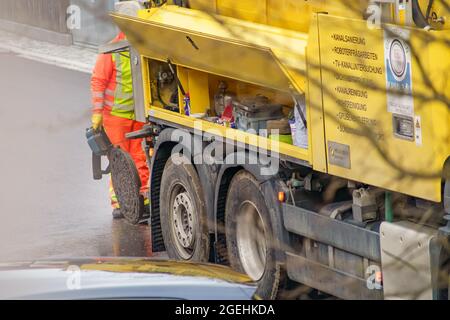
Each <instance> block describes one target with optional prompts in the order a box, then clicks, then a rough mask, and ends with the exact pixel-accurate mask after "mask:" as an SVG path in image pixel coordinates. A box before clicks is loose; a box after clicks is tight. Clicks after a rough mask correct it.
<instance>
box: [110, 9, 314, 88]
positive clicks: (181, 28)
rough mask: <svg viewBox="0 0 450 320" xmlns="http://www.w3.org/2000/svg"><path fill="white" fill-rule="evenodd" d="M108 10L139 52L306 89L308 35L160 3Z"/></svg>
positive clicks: (261, 82)
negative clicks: (138, 14)
mask: <svg viewBox="0 0 450 320" xmlns="http://www.w3.org/2000/svg"><path fill="white" fill-rule="evenodd" d="M144 15H145V19H144V18H135V17H130V16H124V15H118V14H112V18H113V19H114V21H115V22H116V24H117V25H118V26H119V28H120V29H121V30H122V31H123V32H124V33H125V34H126V36H127V39H128V41H129V42H130V43H131V44H132V46H133V47H134V48H136V49H137V50H138V51H139V53H140V54H141V55H144V56H147V57H149V58H152V59H156V60H160V61H166V60H167V59H170V60H171V61H172V62H173V63H175V64H178V65H180V66H184V67H188V68H191V69H195V70H199V71H203V72H207V73H211V74H216V75H220V76H224V77H228V78H232V79H236V80H240V81H244V82H248V83H252V84H256V85H260V86H263V87H269V88H272V89H276V90H281V91H284V92H297V93H298V92H300V93H302V92H304V91H305V73H306V62H305V51H306V44H307V35H305V34H303V33H299V32H295V31H289V30H284V29H280V28H275V27H270V26H266V25H260V24H255V23H251V22H246V21H241V20H237V19H233V18H227V17H222V16H215V15H212V14H208V13H205V12H201V11H197V10H190V9H185V8H180V7H176V6H164V7H160V8H154V9H150V10H147V11H146V12H145V14H144Z"/></svg>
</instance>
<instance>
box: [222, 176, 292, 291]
mask: <svg viewBox="0 0 450 320" xmlns="http://www.w3.org/2000/svg"><path fill="white" fill-rule="evenodd" d="M274 232H275V231H274V230H273V228H272V223H271V219H270V211H269V210H268V208H267V205H266V202H265V200H264V197H263V195H262V193H261V191H260V189H259V186H258V182H257V181H256V179H255V178H254V177H253V176H252V175H251V174H250V173H248V172H247V171H245V170H241V171H239V172H238V173H237V174H236V175H235V176H234V177H233V179H232V181H231V183H230V187H229V190H228V196H227V201H226V207H225V233H226V239H227V250H228V258H229V261H230V265H231V267H232V268H233V269H234V270H236V271H238V272H241V273H246V274H247V275H248V276H249V277H250V278H252V279H253V280H254V281H257V283H258V289H257V291H256V295H257V296H259V297H260V298H262V299H276V298H277V297H278V296H279V293H280V292H279V291H280V289H281V288H282V287H284V283H285V282H286V279H287V278H286V274H285V271H284V269H283V268H282V267H281V265H280V264H279V263H277V261H276V255H275V253H276V248H275V247H274V244H275V243H276V242H275V241H274V236H275V237H276V236H277V235H276V234H274Z"/></svg>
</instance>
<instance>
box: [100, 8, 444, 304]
mask: <svg viewBox="0 0 450 320" xmlns="http://www.w3.org/2000/svg"><path fill="white" fill-rule="evenodd" d="M130 5H133V6H135V7H136V12H137V13H136V15H120V14H114V13H113V14H112V18H113V20H114V21H115V23H116V24H117V25H118V26H119V28H120V29H121V30H122V31H123V32H124V33H125V34H126V37H127V42H126V43H119V44H115V45H109V47H108V48H107V49H105V51H104V52H114V51H115V52H119V51H123V50H129V51H130V54H131V64H132V70H133V89H134V99H135V113H136V119H137V120H138V121H142V122H145V123H146V125H145V127H144V129H143V130H141V131H138V132H133V133H131V134H129V135H128V138H129V139H137V138H139V139H141V138H144V144H143V147H144V148H145V150H146V154H147V157H148V164H149V168H150V172H151V179H150V194H149V198H150V200H151V201H150V218H149V224H150V226H151V237H152V245H153V250H154V251H167V253H168V255H169V257H170V258H172V259H178V260H186V261H210V262H215V263H220V264H229V265H231V266H232V267H233V268H234V269H235V270H237V271H240V272H243V273H246V274H248V275H249V276H250V277H251V278H252V279H253V280H254V281H256V282H257V283H258V291H257V295H258V296H259V297H260V298H263V299H275V298H279V297H285V298H295V297H294V293H295V290H294V289H293V288H295V287H296V284H303V285H305V286H308V287H311V288H314V289H316V290H319V291H320V292H324V293H327V294H330V295H333V296H336V297H339V298H343V299H448V292H449V277H448V274H449V252H450V251H449V245H448V239H449V233H450V221H449V219H450V157H449V156H450V105H449V98H450V81H449V77H450V30H449V26H450V21H448V19H449V18H450V11H449V6H448V4H446V1H439V0H438V1H422V0H420V1H417V0H383V1H381V0H379V1H369V0H367V1H356V0H355V1H347V0H345V1H344V0H309V1H296V0H240V1H233V0H189V1H144V2H142V1H141V2H139V3H138V2H134V4H130ZM110 160H111V161H112V168H113V169H114V166H115V167H116V168H121V166H122V168H123V166H128V167H130V161H129V159H127V158H126V156H125V155H123V154H122V155H121V154H120V153H119V154H116V155H115V156H114V157H111V158H110ZM131 167H132V164H131ZM128 169H129V170H124V171H123V172H131V173H133V168H128ZM131 173H130V174H121V175H120V174H119V178H117V177H116V181H115V182H114V172H113V182H114V183H115V185H116V184H117V185H119V184H121V185H122V186H126V187H125V188H122V190H125V191H124V193H126V194H123V195H122V196H121V195H118V197H119V201H120V202H121V207H123V208H124V210H130V211H131V212H132V213H133V212H134V214H136V215H139V214H140V213H139V212H141V211H139V210H137V209H136V208H139V207H140V206H139V205H138V204H137V203H138V202H139V194H138V187H137V184H138V183H139V182H138V179H137V178H136V175H135V174H131ZM119 180H120V181H119ZM134 190H135V191H136V192H134ZM133 210H134V211H133ZM137 220H139V219H135V221H137Z"/></svg>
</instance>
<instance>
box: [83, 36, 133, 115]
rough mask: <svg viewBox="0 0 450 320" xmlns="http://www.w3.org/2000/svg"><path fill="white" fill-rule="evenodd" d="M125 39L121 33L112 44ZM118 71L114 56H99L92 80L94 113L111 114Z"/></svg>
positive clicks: (108, 54)
mask: <svg viewBox="0 0 450 320" xmlns="http://www.w3.org/2000/svg"><path fill="white" fill-rule="evenodd" d="M124 39H125V34H124V33H123V32H120V33H119V34H118V35H117V36H116V37H115V38H114V39H113V40H112V41H111V42H112V43H114V42H118V41H121V40H124ZM116 75H117V70H116V66H115V64H114V62H113V59H112V55H111V54H110V53H107V54H99V55H98V57H97V62H96V63H95V67H94V70H93V72H92V78H91V95H92V112H93V113H103V112H104V111H107V112H111V109H112V107H113V105H114V92H115V90H116V86H117V83H116Z"/></svg>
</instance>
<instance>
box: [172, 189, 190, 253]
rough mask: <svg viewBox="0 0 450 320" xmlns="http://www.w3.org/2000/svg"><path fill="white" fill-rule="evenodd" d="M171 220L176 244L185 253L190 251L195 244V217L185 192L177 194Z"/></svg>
mask: <svg viewBox="0 0 450 320" xmlns="http://www.w3.org/2000/svg"><path fill="white" fill-rule="evenodd" d="M172 220H173V231H174V233H175V238H176V240H177V241H178V244H179V245H180V246H181V247H182V248H183V249H184V250H185V251H188V250H192V249H193V247H194V242H195V241H194V240H195V237H194V235H195V215H194V206H193V204H192V200H191V198H190V196H189V194H188V193H187V192H186V191H184V192H180V193H178V194H177V195H176V196H175V198H174V200H173V205H172ZM186 253H187V252H186Z"/></svg>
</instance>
